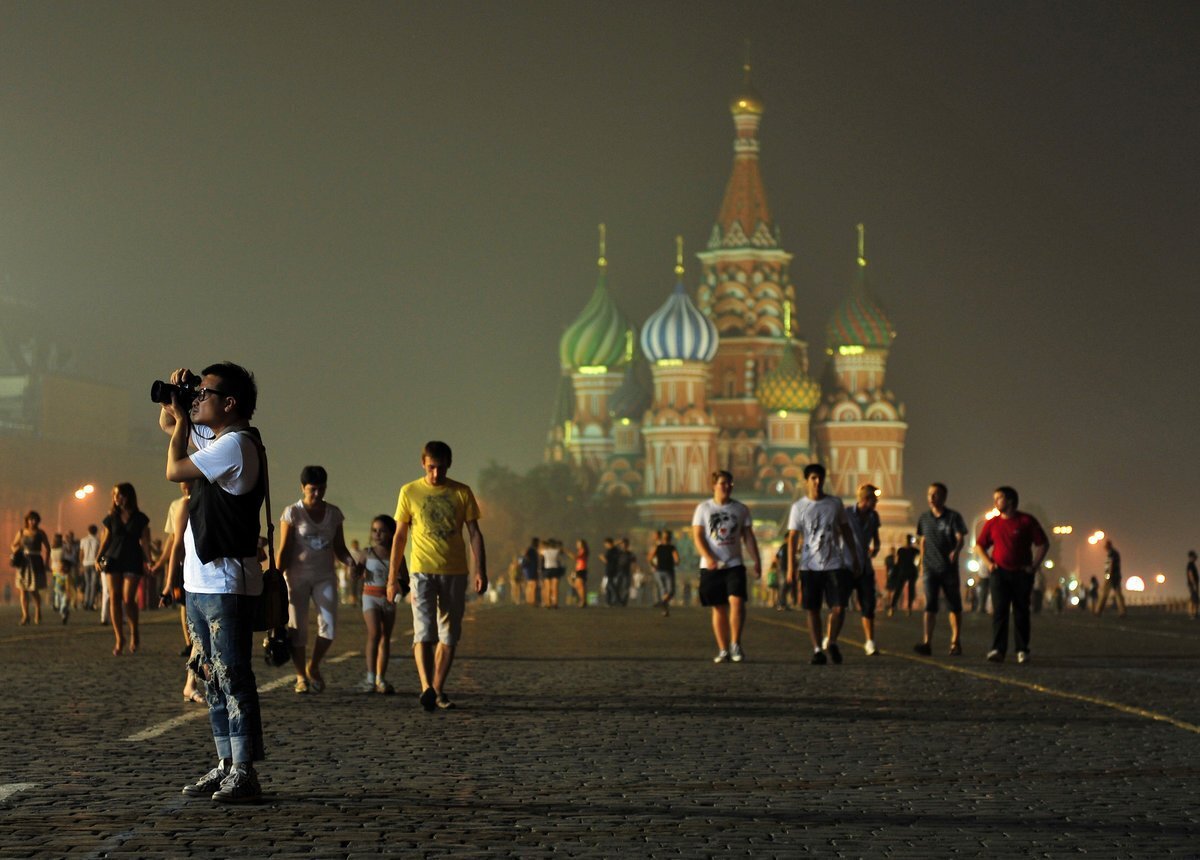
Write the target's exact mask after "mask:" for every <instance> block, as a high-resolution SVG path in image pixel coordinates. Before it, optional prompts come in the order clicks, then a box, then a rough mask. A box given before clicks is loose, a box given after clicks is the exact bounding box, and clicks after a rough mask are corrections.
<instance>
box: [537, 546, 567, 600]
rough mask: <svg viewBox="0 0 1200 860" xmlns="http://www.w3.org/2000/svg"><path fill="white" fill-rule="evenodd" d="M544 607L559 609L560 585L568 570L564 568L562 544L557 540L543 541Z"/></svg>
mask: <svg viewBox="0 0 1200 860" xmlns="http://www.w3.org/2000/svg"><path fill="white" fill-rule="evenodd" d="M540 552H541V554H542V577H543V583H542V584H543V586H544V588H543V589H542V592H543V593H542V606H544V607H545V608H546V609H558V584H559V583H560V582H562V578H563V574H564V573H565V572H566V569H565V568H564V567H563V562H564V553H563V551H562V542H561V541H559V540H557V539H556V538H549V539H548V540H544V541H542V546H541V550H540Z"/></svg>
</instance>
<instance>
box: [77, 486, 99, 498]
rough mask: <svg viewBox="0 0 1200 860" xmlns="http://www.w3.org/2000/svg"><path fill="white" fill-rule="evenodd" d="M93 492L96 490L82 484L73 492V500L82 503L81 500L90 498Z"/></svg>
mask: <svg viewBox="0 0 1200 860" xmlns="http://www.w3.org/2000/svg"><path fill="white" fill-rule="evenodd" d="M94 492H96V488H95V487H94V486H93V485H91V484H84V485H83V486H82V487H80V488H79V489H78V490H76V491H75V498H77V499H79V500H80V501H82V500H83V499H86V498H87V497H88V496H90V495H91V494H92V493H94Z"/></svg>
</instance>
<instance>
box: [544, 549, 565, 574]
mask: <svg viewBox="0 0 1200 860" xmlns="http://www.w3.org/2000/svg"><path fill="white" fill-rule="evenodd" d="M541 553H542V567H543V568H545V569H546V570H557V569H558V568H560V567H562V553H561V552H560V551H559V549H558V547H554V546H551V547H546V549H543V550H541Z"/></svg>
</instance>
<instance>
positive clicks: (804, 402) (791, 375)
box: [754, 344, 821, 412]
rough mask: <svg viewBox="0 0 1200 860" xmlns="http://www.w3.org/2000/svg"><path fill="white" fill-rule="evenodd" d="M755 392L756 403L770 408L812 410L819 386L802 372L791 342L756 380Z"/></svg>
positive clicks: (819, 393) (818, 399)
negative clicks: (763, 374) (780, 356)
mask: <svg viewBox="0 0 1200 860" xmlns="http://www.w3.org/2000/svg"><path fill="white" fill-rule="evenodd" d="M754 394H755V396H756V397H757V398H758V402H759V403H761V404H762V405H763V406H764V407H766V408H767V409H770V410H772V411H774V410H777V409H786V410H790V411H795V412H812V411H813V410H814V409H816V408H817V404H819V403H820V402H821V386H820V385H818V384H817V383H816V380H814V379H813V378H812V377H810V376H809V375H808V374H807V373H805V372H804V368H803V367H802V366H801V364H800V359H799V357H798V356H797V354H796V347H795V346H794V345H792V344H788V346H787V348H786V349H784V351H783V357H782V358H780V360H779V364H778V365H776V367H775V369H774V370H772V371H771V372H770V373H768V374H766V375H765V376H763V378H762V379H760V380H759V382H758V388H757V389H756V390H755V392H754Z"/></svg>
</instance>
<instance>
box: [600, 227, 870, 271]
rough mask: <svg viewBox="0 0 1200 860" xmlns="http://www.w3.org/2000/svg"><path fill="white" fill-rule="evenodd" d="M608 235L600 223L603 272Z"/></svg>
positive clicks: (601, 266)
mask: <svg viewBox="0 0 1200 860" xmlns="http://www.w3.org/2000/svg"><path fill="white" fill-rule="evenodd" d="M859 226H862V225H859ZM606 237H607V231H606V230H605V227H604V225H603V224H601V225H600V260H599V261H598V262H599V265H600V271H602V272H603V271H604V270H605V269H607V268H608V258H607V257H605V250H606V248H607V244H608V243H607V238H606Z"/></svg>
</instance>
